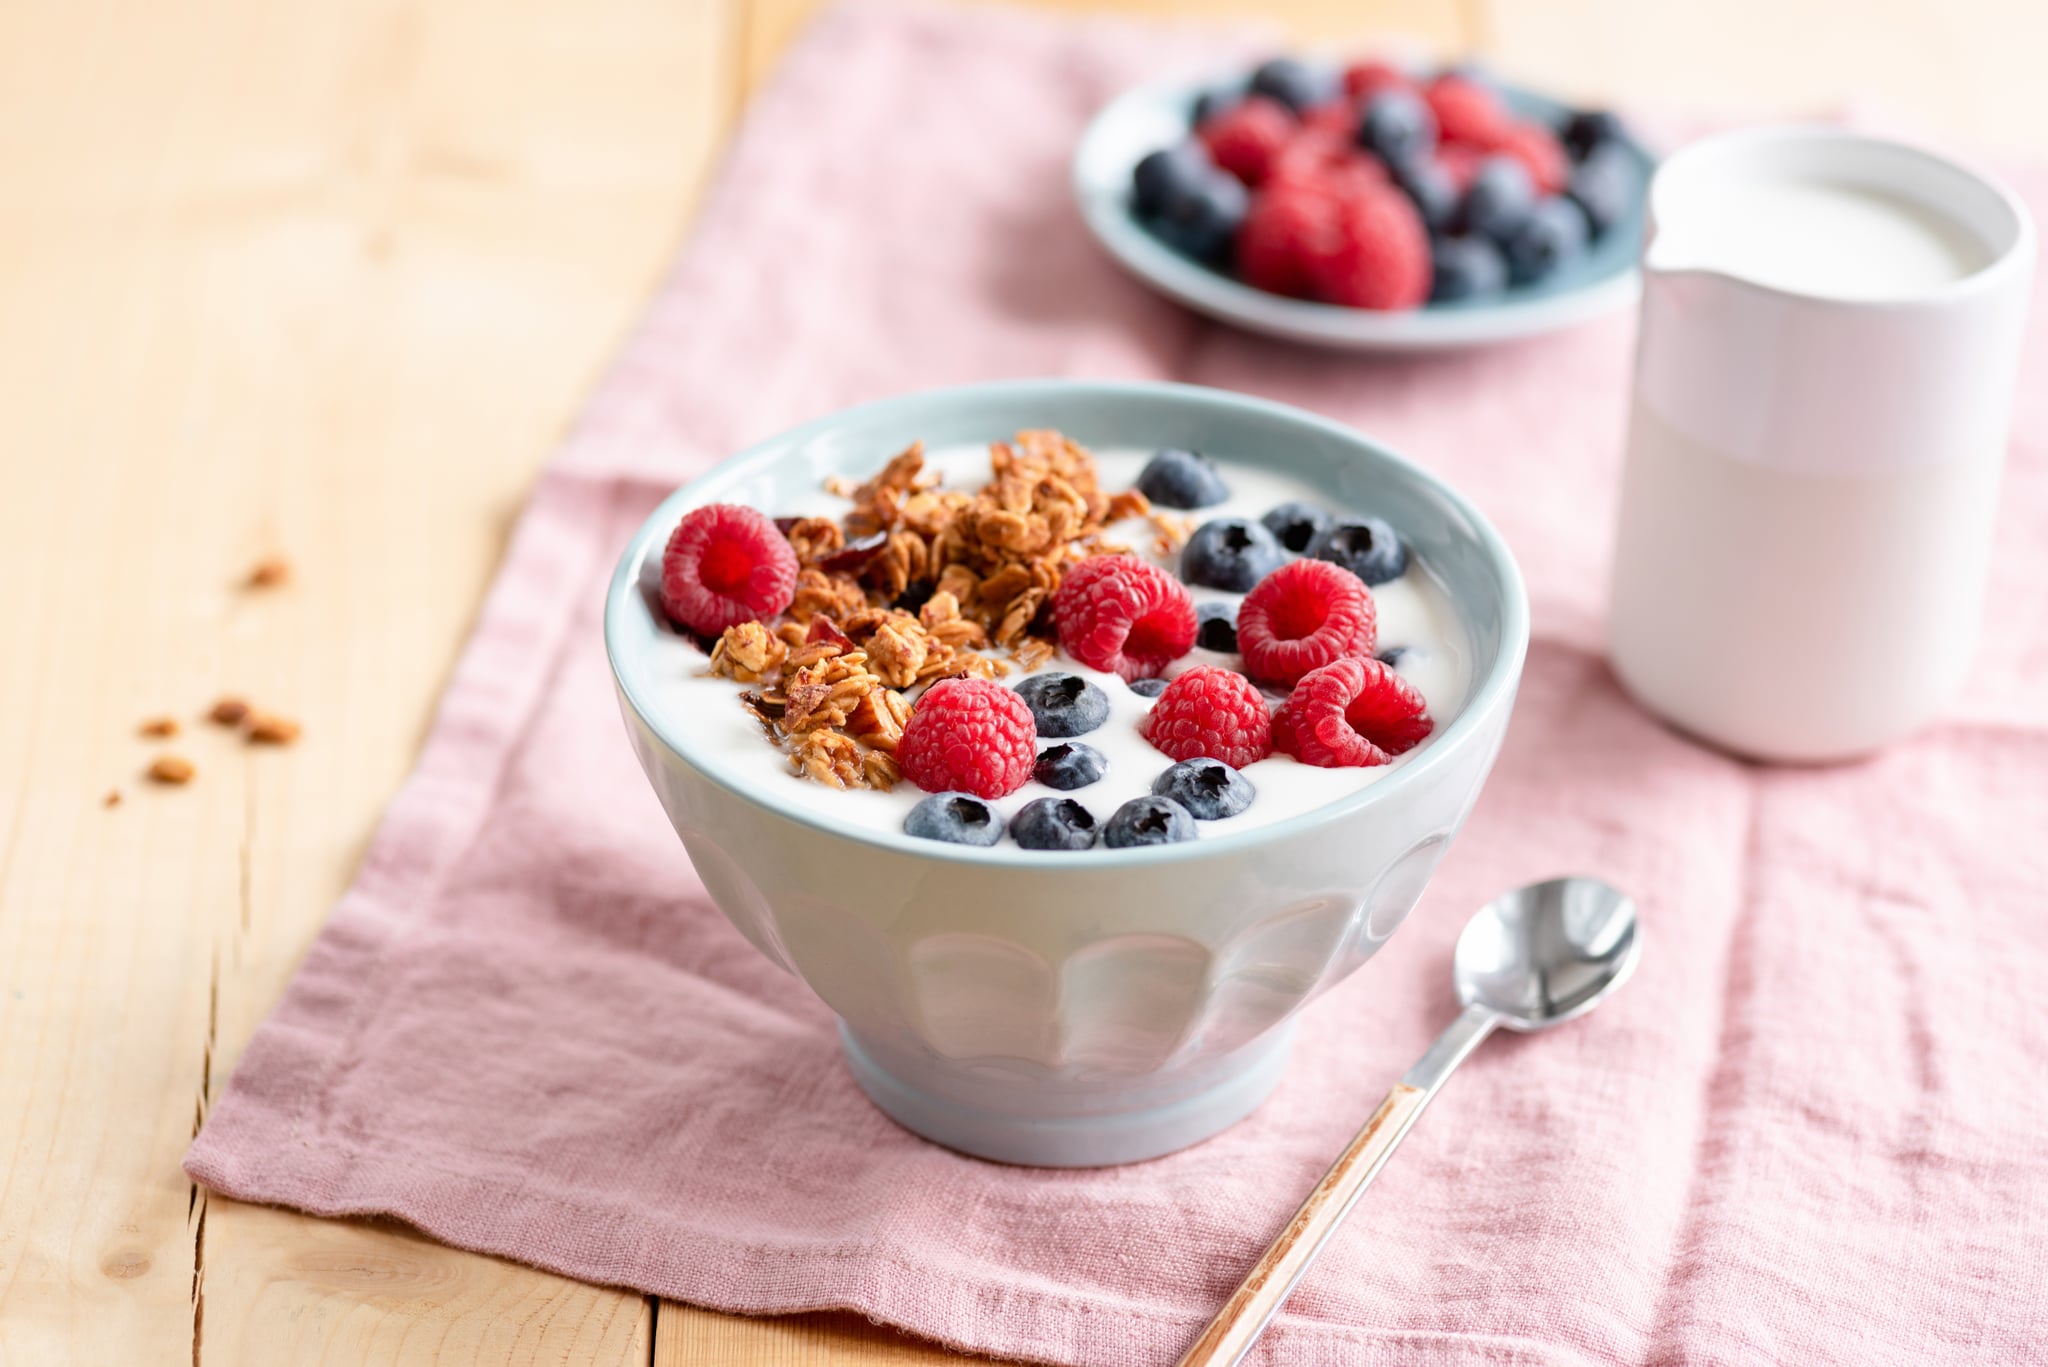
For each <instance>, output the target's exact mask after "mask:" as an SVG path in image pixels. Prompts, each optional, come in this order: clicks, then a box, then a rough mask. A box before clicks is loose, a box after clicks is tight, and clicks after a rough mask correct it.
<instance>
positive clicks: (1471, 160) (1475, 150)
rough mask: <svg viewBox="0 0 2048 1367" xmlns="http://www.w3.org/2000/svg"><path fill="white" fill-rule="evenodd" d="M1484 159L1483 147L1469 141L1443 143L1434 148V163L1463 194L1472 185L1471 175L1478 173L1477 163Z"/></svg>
mask: <svg viewBox="0 0 2048 1367" xmlns="http://www.w3.org/2000/svg"><path fill="white" fill-rule="evenodd" d="M1485 160H1486V151H1485V149H1484V148H1480V147H1474V146H1472V145H1471V144H1470V143H1464V142H1454V143H1445V144H1442V145H1441V146H1439V147H1438V148H1437V149H1436V164H1437V167H1438V168H1439V169H1440V170H1442V171H1443V173H1444V174H1445V175H1447V176H1449V177H1450V178H1451V184H1453V185H1455V186H1457V187H1458V192H1459V193H1460V194H1463V193H1464V192H1465V191H1466V190H1467V189H1469V188H1470V187H1471V185H1472V177H1474V176H1476V175H1478V174H1479V163H1480V162H1482V161H1485Z"/></svg>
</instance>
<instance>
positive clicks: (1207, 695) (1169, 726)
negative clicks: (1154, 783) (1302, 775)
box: [1138, 665, 1273, 769]
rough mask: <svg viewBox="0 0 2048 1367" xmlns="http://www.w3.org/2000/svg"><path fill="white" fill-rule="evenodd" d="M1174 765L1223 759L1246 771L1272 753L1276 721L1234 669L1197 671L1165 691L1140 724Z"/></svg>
mask: <svg viewBox="0 0 2048 1367" xmlns="http://www.w3.org/2000/svg"><path fill="white" fill-rule="evenodd" d="M1138 731H1139V732H1140V734H1142V735H1143V736H1144V737H1145V739H1146V740H1149V741H1151V742H1152V746H1153V748H1154V749H1156V750H1158V751H1159V752H1160V753H1161V754H1163V755H1166V756H1168V757H1169V758H1171V759H1220V760H1222V761H1223V762H1224V763H1225V764H1228V765H1230V766H1232V767H1233V768H1237V769H1242V768H1244V766H1245V765H1247V764H1253V763H1256V762H1257V761H1259V760H1262V759H1264V758H1265V757H1266V756H1268V755H1270V754H1272V753H1273V718H1272V714H1271V713H1270V712H1268V711H1267V709H1266V700H1265V699H1264V698H1263V697H1261V696H1259V690H1258V689H1257V688H1255V687H1253V686H1252V681H1251V680H1250V679H1247V678H1246V677H1245V676H1244V675H1242V674H1239V673H1238V672H1237V671H1236V670H1232V669H1217V668H1215V667H1214V666H1212V665H1196V666H1195V667H1194V668H1193V669H1190V670H1188V671H1187V672H1185V673H1183V674H1180V675H1178V676H1177V677H1176V678H1175V679H1174V680H1173V682H1171V683H1169V684H1168V685H1166V691H1165V692H1164V693H1161V694H1160V695H1159V701H1158V702H1156V703H1153V704H1152V710H1151V711H1150V712H1148V713H1146V714H1145V717H1144V719H1143V720H1142V721H1140V722H1139V723H1138Z"/></svg>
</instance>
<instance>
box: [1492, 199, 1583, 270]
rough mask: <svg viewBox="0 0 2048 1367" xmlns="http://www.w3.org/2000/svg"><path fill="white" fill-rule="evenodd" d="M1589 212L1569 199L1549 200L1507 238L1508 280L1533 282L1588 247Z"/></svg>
mask: <svg viewBox="0 0 2048 1367" xmlns="http://www.w3.org/2000/svg"><path fill="white" fill-rule="evenodd" d="M1586 235H1587V234H1586V211H1585V210H1584V209H1581V208H1580V207H1579V206H1578V205H1576V204H1574V203H1572V201H1570V200H1569V199H1565V198H1562V197H1560V198H1557V199H1546V200H1544V201H1543V202H1542V203H1541V204H1538V205H1537V206H1536V211H1535V212H1534V213H1532V214H1530V215H1529V217H1528V219H1527V221H1525V222H1524V223H1523V224H1522V226H1521V227H1520V228H1518V229H1516V231H1515V235H1514V236H1513V237H1511V238H1509V239H1508V242H1507V256H1508V280H1509V282H1510V283H1512V284H1516V285H1533V284H1535V283H1536V282H1537V281H1538V280H1541V279H1543V278H1545V277H1546V276H1548V275H1550V274H1551V272H1553V271H1555V270H1556V269H1557V268H1558V267H1559V266H1562V265H1563V264H1564V263H1565V262H1567V261H1569V260H1571V259H1572V258H1573V257H1575V256H1577V255H1578V254H1579V253H1580V252H1583V251H1584V250H1586Z"/></svg>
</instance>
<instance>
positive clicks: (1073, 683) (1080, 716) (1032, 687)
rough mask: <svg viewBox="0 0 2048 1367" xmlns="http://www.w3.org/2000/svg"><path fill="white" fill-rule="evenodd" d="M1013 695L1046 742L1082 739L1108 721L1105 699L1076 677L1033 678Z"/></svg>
mask: <svg viewBox="0 0 2048 1367" xmlns="http://www.w3.org/2000/svg"><path fill="white" fill-rule="evenodd" d="M1017 695H1018V696H1019V697H1021V698H1022V699H1024V705H1025V706H1026V707H1029V708H1030V709H1031V720H1033V721H1034V722H1036V723H1038V734H1039V735H1041V736H1043V737H1044V738H1046V739H1047V740H1058V739H1060V738H1061V737H1063V736H1085V735H1087V734H1088V733H1089V732H1090V731H1093V730H1094V729H1095V728H1096V727H1098V726H1100V725H1102V723H1104V722H1106V721H1108V720H1109V695H1108V694H1107V693H1104V692H1103V691H1102V690H1101V689H1099V688H1097V687H1096V686H1095V685H1094V684H1092V683H1089V682H1088V681H1087V680H1086V679H1084V678H1082V677H1081V676H1080V675H1078V674H1033V675H1032V676H1031V677H1030V678H1028V679H1026V680H1024V682H1022V683H1020V684H1018V685H1017Z"/></svg>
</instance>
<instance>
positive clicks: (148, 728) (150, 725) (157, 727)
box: [135, 717, 178, 740]
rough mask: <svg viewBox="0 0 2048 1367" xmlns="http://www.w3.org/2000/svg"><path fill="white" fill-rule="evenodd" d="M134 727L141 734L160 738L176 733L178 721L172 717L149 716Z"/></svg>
mask: <svg viewBox="0 0 2048 1367" xmlns="http://www.w3.org/2000/svg"><path fill="white" fill-rule="evenodd" d="M135 729H136V730H137V731H138V732H139V733H140V734H142V735H145V736H149V737H152V738H154V739H158V740H162V739H164V738H166V737H169V736H175V735H177V734H178V723H177V719H176V718H174V717H151V718H150V719H149V720H148V721H145V722H144V723H142V725H141V726H138V727H137V728H135Z"/></svg>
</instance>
